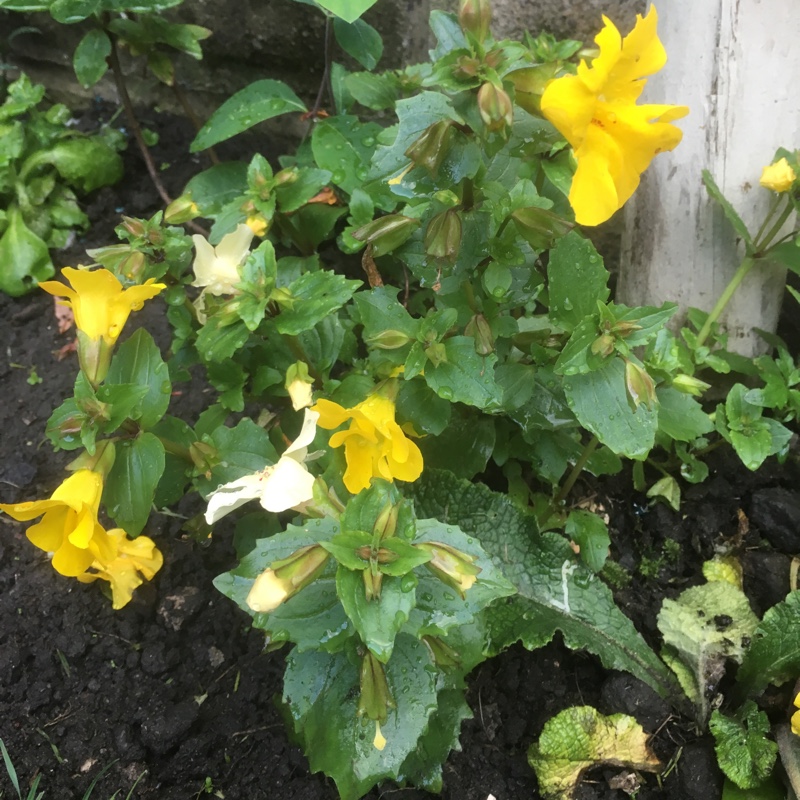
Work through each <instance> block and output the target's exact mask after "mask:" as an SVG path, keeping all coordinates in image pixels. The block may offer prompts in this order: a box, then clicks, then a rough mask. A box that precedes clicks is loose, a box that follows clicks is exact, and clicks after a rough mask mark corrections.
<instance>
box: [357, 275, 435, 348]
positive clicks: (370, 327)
mask: <svg viewBox="0 0 800 800" xmlns="http://www.w3.org/2000/svg"><path fill="white" fill-rule="evenodd" d="M399 291H400V290H399V289H396V288H394V287H393V286H381V287H379V288H377V289H372V290H370V291H369V292H359V293H358V294H357V295H356V296H355V298H354V299H355V303H356V307H357V308H358V313H359V315H360V317H361V322H362V323H363V325H364V340H365V341H366V342H369V341H370V340H371V339H375V338H376V337H378V335H379V334H381V333H383V332H384V331H387V330H392V331H399V332H400V333H403V334H405V335H406V336H408V338H409V339H416V338H417V335H418V333H419V325H420V321H419V320H416V319H414V318H413V317H412V316H411V315H410V314H409V313H408V311H406V309H405V308H404V306H403V305H402V304H401V303H400V302H398V300H397V294H398V292H399Z"/></svg>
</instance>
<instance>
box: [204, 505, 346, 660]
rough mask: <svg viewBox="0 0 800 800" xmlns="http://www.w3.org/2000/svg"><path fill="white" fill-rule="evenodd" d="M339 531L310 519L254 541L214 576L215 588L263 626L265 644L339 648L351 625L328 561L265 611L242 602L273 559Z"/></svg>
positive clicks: (333, 524) (333, 565)
mask: <svg viewBox="0 0 800 800" xmlns="http://www.w3.org/2000/svg"><path fill="white" fill-rule="evenodd" d="M338 531H339V526H338V524H337V523H336V522H335V521H334V520H332V519H324V520H314V521H311V520H309V521H308V522H307V523H306V524H305V525H304V526H303V527H298V526H295V525H289V526H288V527H287V528H286V531H284V532H282V533H278V534H276V535H275V536H270V537H269V538H260V539H258V540H256V542H255V546H254V547H253V549H252V550H251V551H250V552H249V553H248V554H247V555H246V556H244V558H242V560H241V562H240V563H239V565H238V566H237V567H235V568H234V569H232V570H230V571H229V572H224V573H222V575H219V576H217V578H215V579H214V586H216V588H217V589H218V590H219V591H220V592H222V594H224V595H225V596H226V597H229V598H230V599H231V600H233V602H234V603H236V604H237V605H238V606H239V608H241V609H242V610H243V611H246V612H247V613H248V614H250V616H251V617H253V627H255V628H259V629H261V630H264V631H266V632H267V634H268V635H269V640H270V642H273V643H277V642H293V643H294V644H296V645H297V651H298V652H303V651H306V650H314V651H317V650H320V649H322V650H326V651H330V652H334V651H336V650H340V649H341V647H342V645H343V643H344V641H345V640H346V639H347V638H349V637H350V636H352V633H353V629H352V627H351V626H350V624H349V622H348V620H347V617H346V616H345V613H344V609H343V608H342V604H341V603H340V602H339V598H338V596H337V594H336V563H335V562H334V561H333V559H331V561H330V562H329V564H328V565H327V566H326V568H325V570H324V572H323V573H322V575H320V576H319V577H318V578H317V579H316V580H315V581H313V582H312V583H311V584H309V585H308V586H306V587H305V588H304V589H303V590H302V591H300V592H298V593H297V594H296V595H295V596H294V597H291V598H289V600H287V601H286V602H284V603H281V605H279V606H278V608H276V609H275V610H274V611H271V612H270V613H269V614H262V613H257V612H255V611H253V610H252V609H251V608H250V607H249V606H248V605H247V603H246V599H247V595H248V594H249V592H250V589H251V588H252V586H253V582H254V581H255V579H256V578H257V577H258V576H259V575H260V574H261V573H262V572H264V570H266V569H267V568H268V567H269V565H270V564H272V563H273V562H274V561H279V560H280V559H283V558H287V557H288V556H290V555H291V554H292V553H294V552H295V551H297V550H299V549H300V548H301V547H306V546H307V545H310V544H315V543H317V542H320V541H327V540H328V539H330V538H332V537H333V536H335V535H336V534H337V532H338Z"/></svg>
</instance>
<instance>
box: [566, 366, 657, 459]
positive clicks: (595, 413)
mask: <svg viewBox="0 0 800 800" xmlns="http://www.w3.org/2000/svg"><path fill="white" fill-rule="evenodd" d="M564 392H565V394H566V397H567V403H568V404H569V407H570V409H571V410H572V411H573V412H574V414H575V416H576V417H577V418H578V421H579V422H580V423H581V424H582V425H583V426H584V427H585V428H587V429H588V430H589V431H591V432H592V433H593V434H594V435H595V436H597V438H598V439H599V440H600V441H601V442H602V443H603V444H604V445H606V446H607V447H609V448H611V450H613V451H614V452H615V453H617V454H618V455H623V456H627V457H628V458H643V457H644V456H646V455H647V453H649V452H650V450H651V448H652V447H653V443H654V441H655V435H656V430H657V428H658V411H657V410H656V409H652V410H651V409H648V408H647V406H646V405H645V404H644V403H641V404H640V405H639V407H638V408H637V409H636V411H632V410H631V407H630V405H629V403H628V395H627V390H626V388H625V364H624V362H623V361H622V359H620V358H614V359H612V360H611V361H610V362H609V363H608V364H607V365H606V366H604V367H602V368H601V369H598V370H596V371H594V372H589V373H588V374H585V375H569V376H566V377H565V378H564Z"/></svg>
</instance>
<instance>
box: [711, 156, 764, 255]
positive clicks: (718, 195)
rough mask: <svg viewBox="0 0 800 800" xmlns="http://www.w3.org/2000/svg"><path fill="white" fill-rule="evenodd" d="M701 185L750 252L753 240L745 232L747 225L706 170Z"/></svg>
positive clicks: (746, 231)
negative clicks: (702, 184) (703, 185)
mask: <svg viewBox="0 0 800 800" xmlns="http://www.w3.org/2000/svg"><path fill="white" fill-rule="evenodd" d="M703 183H704V184H705V187H706V191H707V192H708V196H709V197H710V198H711V199H712V200H715V201H716V202H717V203H719V206H720V208H721V209H722V213H723V214H725V216H726V217H727V219H728V222H730V223H731V225H733V229H734V230H735V231H736V233H738V234H739V236H741V237H742V240H743V241H744V242H745V243H746V244H747V249H748V251H750V250H751V248H752V246H753V238H752V237H751V236H750V231H749V230H747V225H745V224H744V220H742V218H741V217H740V216H739V215H738V214H737V213H736V210H735V209H734V207H733V206H732V205H731V204H730V203H729V202H728V200H727V199H726V198H725V195H723V194H722V192H721V191H720V189H719V186H717V184H716V182H715V181H714V178H713V177H712V176H711V173H710V172H709V171H708V170H707V169H704V170H703Z"/></svg>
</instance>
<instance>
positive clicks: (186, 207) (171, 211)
mask: <svg viewBox="0 0 800 800" xmlns="http://www.w3.org/2000/svg"><path fill="white" fill-rule="evenodd" d="M199 216H200V209H199V208H198V207H197V204H196V203H195V202H194V201H193V200H192V196H191V194H189V193H188V192H187V193H186V194H182V195H181V196H180V197H178V198H177V199H175V200H173V201H172V202H171V203H170V204H169V205H168V206H167V208H166V210H165V211H164V222H166V223H168V224H169V225H180V224H181V223H183V222H190V221H191V220H193V219H194V218H195V217H199Z"/></svg>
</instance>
